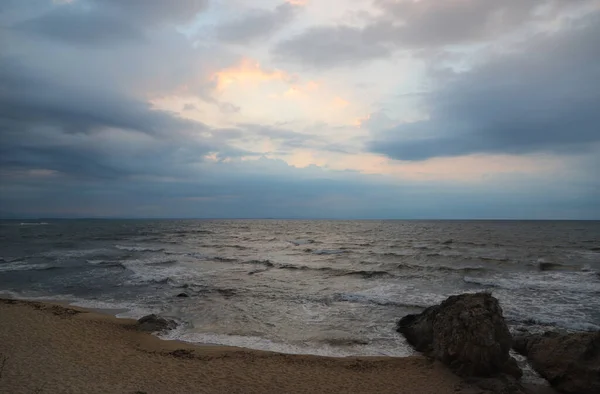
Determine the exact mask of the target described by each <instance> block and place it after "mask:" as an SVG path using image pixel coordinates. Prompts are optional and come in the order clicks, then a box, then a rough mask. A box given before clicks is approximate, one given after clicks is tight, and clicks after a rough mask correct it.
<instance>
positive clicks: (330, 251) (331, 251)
mask: <svg viewBox="0 0 600 394" xmlns="http://www.w3.org/2000/svg"><path fill="white" fill-rule="evenodd" d="M312 253H313V254H317V255H328V254H342V253H348V251H347V250H340V249H319V250H313V251H312Z"/></svg>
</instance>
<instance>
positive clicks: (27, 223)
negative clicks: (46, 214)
mask: <svg viewBox="0 0 600 394" xmlns="http://www.w3.org/2000/svg"><path fill="white" fill-rule="evenodd" d="M49 224H50V223H46V222H23V223H19V225H20V226H47V225H49Z"/></svg>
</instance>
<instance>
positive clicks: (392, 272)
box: [0, 220, 600, 356]
mask: <svg viewBox="0 0 600 394" xmlns="http://www.w3.org/2000/svg"><path fill="white" fill-rule="evenodd" d="M599 271H600V222H520V221H325V220H319V221H309V220H154V221H150V220H147V221H146V220H64V221H63V220H60V221H56V220H44V221H29V222H22V221H3V222H0V291H3V293H4V294H5V295H12V296H15V297H20V298H36V299H55V300H65V301H69V302H73V303H74V304H75V305H79V306H83V307H89V308H95V309H120V310H121V312H122V313H119V316H123V317H134V318H137V317H140V316H142V315H144V314H147V313H158V314H161V315H164V316H170V317H173V318H175V319H177V320H178V321H180V322H181V323H182V325H181V326H180V327H179V328H178V329H176V330H174V331H171V332H169V333H168V334H165V337H166V338H168V339H180V340H185V341H189V342H196V343H214V344H222V345H231V346H239V347H250V348H257V349H264V350H272V351H278V352H285V353H306V354H318V355H330V356H349V355H390V356H405V355H409V354H412V350H411V349H410V348H409V347H408V346H407V344H406V342H405V341H404V339H403V338H402V337H401V336H400V335H399V334H397V333H396V332H395V323H396V321H397V320H398V319H399V318H400V317H402V316H403V315H405V314H408V313H415V312H419V311H421V310H422V309H423V308H425V307H427V306H429V305H432V304H435V303H438V302H440V301H442V300H443V299H445V298H446V297H447V296H449V295H452V294H458V293H463V292H475V291H484V290H485V291H491V292H492V293H493V294H494V296H496V297H497V298H498V299H499V300H500V302H501V304H502V306H503V309H504V314H505V317H506V318H507V321H508V323H509V325H510V327H511V329H512V330H513V331H541V330H547V329H567V330H594V329H599V328H600V277H599V275H598V272H599ZM184 294H185V296H183V295H184ZM178 295H182V296H180V297H178ZM123 311H126V312H123Z"/></svg>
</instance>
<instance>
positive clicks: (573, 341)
mask: <svg viewBox="0 0 600 394" xmlns="http://www.w3.org/2000/svg"><path fill="white" fill-rule="evenodd" d="M513 347H514V349H515V350H516V351H517V352H519V353H521V354H522V355H524V356H526V357H527V358H528V359H529V361H530V363H531V366H532V367H533V368H534V369H535V370H536V371H537V372H538V373H539V374H540V375H541V376H543V377H544V378H546V379H547V380H548V382H550V384H551V385H552V386H553V387H554V388H556V389H557V390H559V391H561V392H563V393H572V394H575V393H577V394H591V393H600V332H586V333H575V334H560V333H552V332H547V333H545V334H543V335H527V336H521V337H517V338H515V341H514V344H513Z"/></svg>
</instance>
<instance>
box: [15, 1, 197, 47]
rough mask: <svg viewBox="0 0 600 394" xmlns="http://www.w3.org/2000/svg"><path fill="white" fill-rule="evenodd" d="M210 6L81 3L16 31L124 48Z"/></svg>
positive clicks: (36, 16)
mask: <svg viewBox="0 0 600 394" xmlns="http://www.w3.org/2000/svg"><path fill="white" fill-rule="evenodd" d="M207 4H208V1H207V0H182V1H177V2H165V1H161V0H150V1H144V2H140V1H136V0H123V1H121V0H102V1H100V0H89V1H86V0H78V1H71V2H62V3H56V4H55V5H54V6H53V7H51V8H49V9H47V11H45V12H41V13H40V12H39V11H37V12H32V16H31V17H30V18H26V19H25V20H24V21H21V22H18V23H16V25H14V26H13V27H14V28H17V29H19V30H22V31H26V32H29V33H33V34H37V35H39V36H42V37H45V38H52V39H55V40H59V41H64V42H72V43H78V44H87V45H91V44H102V45H106V44H121V43H122V41H123V40H132V39H138V40H139V39H142V38H143V37H144V36H145V34H146V30H148V29H149V28H151V27H156V26H162V25H165V24H175V23H186V22H189V21H191V20H192V19H193V18H194V17H195V15H196V14H198V13H199V12H201V11H203V10H204V9H205V8H206V6H207ZM13 6H14V5H13ZM21 7H23V6H21ZM40 8H41V9H43V7H40ZM23 9H24V10H25V9H26V8H25V7H23Z"/></svg>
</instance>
